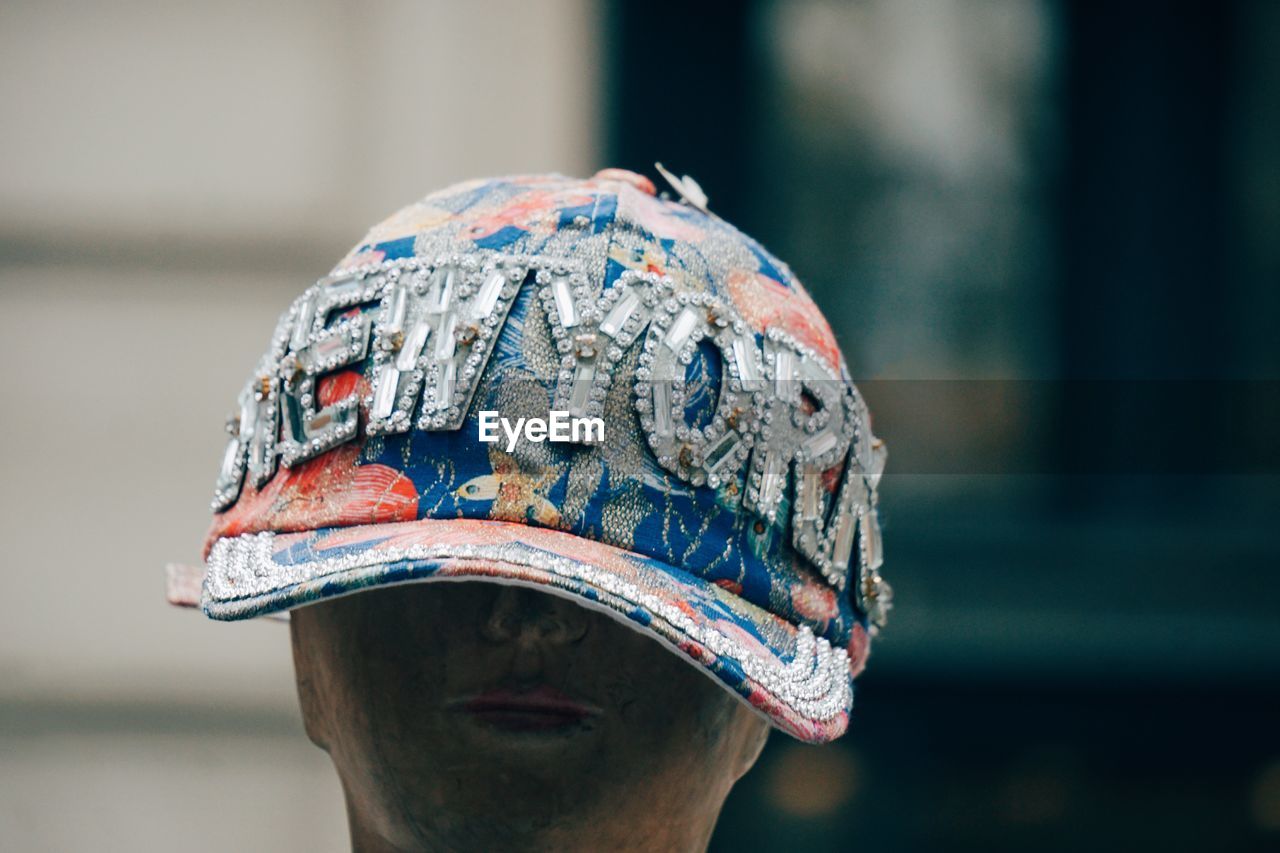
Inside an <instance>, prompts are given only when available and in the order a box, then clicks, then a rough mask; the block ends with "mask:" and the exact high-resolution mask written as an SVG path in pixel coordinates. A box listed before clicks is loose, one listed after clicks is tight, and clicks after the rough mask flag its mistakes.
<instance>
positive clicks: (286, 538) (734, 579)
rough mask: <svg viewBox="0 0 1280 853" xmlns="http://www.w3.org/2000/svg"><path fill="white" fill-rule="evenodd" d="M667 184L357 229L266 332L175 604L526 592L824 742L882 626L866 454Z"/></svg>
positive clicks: (774, 298) (478, 194) (821, 339)
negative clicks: (488, 585) (477, 583)
mask: <svg viewBox="0 0 1280 853" xmlns="http://www.w3.org/2000/svg"><path fill="white" fill-rule="evenodd" d="M659 169H660V170H661V167H659ZM662 171H663V174H664V175H665V176H667V178H668V180H669V181H670V182H671V184H672V186H673V188H674V189H675V191H676V193H677V194H678V195H679V198H678V199H669V198H667V197H666V194H664V195H663V196H662V197H659V196H658V194H657V193H656V191H655V188H654V186H653V184H652V183H651V182H650V181H649V180H648V179H647V178H645V177H643V176H641V175H638V174H634V173H631V172H625V171H622V170H618V169H607V170H605V171H602V172H600V173H598V174H596V175H595V176H594V177H592V178H590V179H588V180H577V179H573V178H567V177H564V176H561V175H522V176H514V177H505V178H492V179H483V180H476V181H469V182H465V183H461V184H457V185H455V186H451V187H449V188H447V189H444V190H441V191H439V192H436V193H433V194H432V195H429V196H427V197H426V198H425V199H423V200H422V201H420V202H418V203H416V204H413V205H410V206H409V207H406V208H405V209H403V210H401V211H400V212H398V213H396V214H395V215H394V216H392V217H391V218H390V219H388V220H387V221H385V222H383V223H382V224H381V225H378V226H376V227H375V228H374V229H373V230H372V231H370V232H369V234H368V236H367V237H366V238H365V239H364V240H363V241H362V242H361V243H360V244H359V245H358V246H357V247H356V248H355V249H354V250H352V252H351V253H350V254H349V255H348V256H347V257H346V258H345V259H344V260H343V261H342V262H340V263H339V264H338V265H337V267H335V269H334V271H333V272H332V273H331V274H330V275H328V276H326V277H325V278H323V279H321V280H320V281H319V282H317V283H315V284H314V285H312V286H311V287H309V288H308V289H307V290H306V291H305V292H304V293H303V294H302V295H301V296H299V297H298V298H297V299H296V300H295V301H294V302H293V304H292V305H291V306H290V307H289V308H288V310H287V311H285V312H284V314H283V315H282V316H281V318H280V321H279V324H278V325H277V327H276V330H275V333H274V335H273V336H272V338H271V343H270V345H269V348H268V349H267V352H266V354H265V355H264V356H263V357H262V359H261V361H259V363H258V365H257V368H256V369H255V370H254V372H253V374H252V376H250V378H249V380H248V382H247V383H246V384H245V386H244V389H243V390H242V391H241V392H240V395H239V398H238V401H237V408H236V412H235V414H233V415H232V417H231V418H230V419H229V421H228V424H227V426H228V431H229V432H230V438H229V441H228V443H227V448H226V452H225V454H224V456H223V460H222V467H221V471H220V473H219V475H218V479H217V484H216V488H215V494H214V500H213V509H214V517H213V524H212V527H211V528H210V530H209V534H208V538H207V541H206V543H205V558H206V567H205V569H204V570H203V571H202V572H201V571H199V570H185V571H184V570H183V569H182V568H181V567H171V570H170V597H171V599H172V600H174V601H175V603H180V604H189V605H193V606H194V605H198V606H200V607H201V608H202V609H203V610H204V612H205V613H206V614H207V615H209V616H211V617H212V618H214V619H244V618H249V617H253V616H259V615H263V614H269V613H273V612H278V611H284V610H288V609H289V608H293V607H297V606H300V605H304V604H307V603H310V602H314V601H318V600H321V599H324V598H328V597H332V596H337V595H342V594H346V593H351V592H354V591H358V590H361V589H365V588H368V587H374V586H385V585H388V584H394V583H402V582H408V581H419V582H421V581H432V580H437V579H455V580H456V579H460V578H474V579H478V580H489V581H494V582H499V583H503V582H505V583H521V584H525V585H531V584H532V585H537V586H539V587H541V588H544V589H546V590H547V591H548V592H552V593H558V594H561V595H565V596H568V597H570V598H572V599H573V600H575V601H578V602H579V603H581V604H584V605H586V606H591V607H594V608H596V609H600V610H603V611H604V612H606V613H608V614H610V615H612V616H614V617H615V618H617V619H619V620H622V621H624V622H626V623H628V624H630V625H631V626H632V627H635V628H637V629H639V630H642V631H644V632H646V633H648V634H649V635H650V636H652V637H654V638H656V639H658V640H660V641H662V642H663V643H665V644H666V645H667V646H668V647H669V648H670V649H671V650H672V651H673V652H675V653H676V654H678V655H680V656H682V657H683V658H685V659H687V660H688V661H689V662H691V663H692V664H693V665H696V666H700V667H704V668H705V669H706V670H707V671H708V672H709V673H710V674H711V675H713V676H714V677H715V678H716V679H718V681H719V682H720V683H721V684H723V686H724V687H725V688H726V689H728V690H730V691H731V692H733V693H734V694H735V695H737V696H738V697H740V698H741V699H743V700H744V701H746V702H748V703H750V705H751V706H753V707H754V708H756V709H757V710H758V711H760V712H762V713H763V714H765V715H767V716H768V718H769V719H770V720H771V721H772V722H773V724H774V725H776V726H777V727H779V728H781V729H783V730H785V731H787V732H788V733H790V734H792V735H794V736H795V737H797V738H800V739H802V740H805V741H811V742H824V741H829V740H832V739H834V738H836V737H838V736H839V735H841V734H842V733H843V732H844V730H845V728H846V726H847V724H848V717H849V712H850V709H851V705H852V680H853V678H854V676H856V675H857V674H858V673H859V672H860V671H861V670H862V668H863V665H864V664H865V661H866V657H867V652H868V646H869V638H870V636H871V635H872V634H873V633H874V632H875V630H876V627H877V626H879V625H880V624H882V623H883V621H884V616H885V611H886V610H887V609H888V605H889V598H890V590H889V587H888V585H887V584H886V583H884V581H883V580H882V579H881V577H880V575H879V567H880V564H881V548H880V531H879V525H878V522H877V518H876V487H877V483H878V481H879V478H880V474H881V471H882V470H883V465H884V459H885V454H884V449H883V446H882V445H881V444H880V442H879V441H877V440H876V439H875V438H873V436H872V434H871V431H870V425H869V420H868V413H867V409H866V406H865V404H864V403H863V400H862V398H861V396H860V395H859V394H858V392H857V390H856V389H855V388H854V386H853V383H852V382H851V381H850V379H849V374H848V370H847V368H846V366H845V363H844V360H843V358H842V357H841V354H840V351H839V348H838V347H837V345H836V341H835V337H834V336H833V335H832V332H831V329H830V327H829V326H828V325H827V322H826V320H825V319H824V318H823V317H822V315H821V313H820V312H819V311H818V309H817V307H816V306H815V305H814V303H813V301H812V300H811V299H810V298H809V296H808V294H807V293H806V292H805V291H804V289H803V288H802V287H801V286H800V284H799V282H798V281H796V279H795V277H794V276H793V275H792V273H791V271H790V269H788V268H787V266H786V265H785V264H783V263H781V262H780V261H778V260H777V259H776V258H774V257H773V256H772V255H771V254H769V253H768V252H767V251H766V250H765V249H764V248H763V247H762V246H760V244H758V243H757V242H756V241H754V240H752V239H751V238H750V237H748V236H746V235H745V234H743V233H741V232H740V231H738V230H737V229H735V228H734V227H733V226H731V225H729V224H728V223H726V222H724V221H723V220H721V219H720V218H718V217H717V216H715V215H714V214H711V213H709V212H708V211H707V206H706V198H705V196H703V195H702V193H701V191H700V190H699V189H698V187H697V185H696V184H695V183H694V182H693V181H692V180H691V179H689V178H687V177H686V178H676V177H675V176H672V175H669V174H668V173H666V172H665V170H662Z"/></svg>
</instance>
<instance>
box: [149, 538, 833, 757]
mask: <svg viewBox="0 0 1280 853" xmlns="http://www.w3.org/2000/svg"><path fill="white" fill-rule="evenodd" d="M172 576H173V573H172V572H171V577H172ZM448 580H455V581H456V580H488V581H493V582H498V583H513V584H521V585H527V586H532V587H535V588H538V589H541V590H544V591H546V592H549V593H556V594H560V595H564V596H567V597H569V598H571V599H572V600H574V601H575V602H577V603H578V604H581V605H584V606H587V607H591V608H593V609H596V610H599V611H601V612H603V613H606V614H608V615H610V616H612V617H614V618H616V619H618V620H619V621H621V622H623V623H624V624H627V625H629V626H630V627H633V628H636V629H638V630H641V631H643V632H644V633H646V634H647V635H649V636H651V637H653V638H655V639H657V640H659V641H661V642H662V643H664V644H665V645H667V646H668V647H669V648H671V649H672V650H673V651H675V652H677V653H678V654H680V656H681V657H683V658H685V659H687V660H689V661H691V662H692V663H695V664H697V665H698V666H700V667H701V668H702V669H703V670H704V671H705V672H706V673H707V674H709V675H711V676H712V677H714V679H715V680H716V681H717V682H718V683H719V684H721V685H722V686H723V687H725V688H726V689H728V690H729V691H731V692H732V693H733V694H734V695H735V696H737V697H739V698H740V699H742V700H743V701H745V702H747V703H748V704H749V705H750V706H751V707H752V708H754V709H756V710H757V711H759V712H760V713H762V714H764V715H765V716H766V717H768V719H769V720H770V722H772V723H773V724H774V725H775V726H777V727H778V728H781V729H782V730H784V731H786V732H787V733H789V734H791V735H793V736H794V737H796V738H799V739H800V740H804V741H807V742H810V743H825V742H827V741H830V740H834V739H835V738H837V737H839V736H840V735H841V734H843V733H844V730H845V728H846V727H847V725H848V721H849V712H850V708H851V705H852V700H853V697H852V679H851V677H850V668H849V658H848V655H847V653H846V650H845V649H842V648H839V647H833V646H832V645H831V644H830V643H829V642H828V641H827V640H826V639H825V638H822V637H815V636H814V634H813V632H812V631H811V630H810V628H809V627H808V626H804V625H800V626H797V625H793V624H791V623H790V622H788V621H786V620H785V619H782V618H780V617H778V616H775V615H774V614H772V613H769V612H768V611H766V610H763V609H761V608H759V607H757V606H755V605H754V604H751V603H750V602H748V601H746V600H745V599H743V598H740V597H739V596H737V595H734V594H733V593H730V592H729V591H727V590H725V589H722V588H721V587H719V586H717V585H716V584H715V583H712V582H709V581H706V580H703V579H702V578H698V577H695V576H693V575H691V574H689V573H688V572H686V571H683V570H682V569H679V568H677V567H675V566H671V565H668V564H666V563H663V562H660V561H657V560H653V559H651V558H648V557H644V556H642V555H639V554H636V553H633V552H630V551H626V550H623V549H620V548H615V547H613V546H610V545H606V544H604V543H601V542H594V541H591V540H588V539H583V538H581V537H578V536H574V535H572V534H568V533H564V532H561V531H558V530H551V529H547V528H539V527H531V526H528V525H525V524H519V523H514V522H505V521H490V520H478V519H422V520H419V521H409V522H401V523H395V524H372V525H362V526H355V527H341V528H327V529H321V530H312V531H304V532H300V533H256V534H254V533H251V534H245V535H242V536H236V537H227V538H223V539H219V540H218V541H217V542H216V543H215V544H214V546H213V548H212V550H211V551H210V553H209V559H208V566H207V570H206V572H205V576H204V584H203V589H202V593H201V597H200V606H201V608H202V609H203V610H204V612H205V613H206V614H207V615H208V616H210V617H212V618H214V619H225V620H234V619H248V618H252V617H255V616H263V615H267V614H271V613H278V612H280V611H283V610H287V609H289V608H293V607H298V606H301V605H304V604H309V603H312V602H316V601H321V600H323V599H326V598H334V597H337V596H341V595H347V594H350V593H354V592H359V591H361V590H365V589H369V588H372V587H381V586H387V585H390V584H394V583H404V582H425V581H448ZM187 583H188V595H187V596H185V599H186V600H187V601H190V598H191V596H190V595H189V581H188V582H187ZM174 598H175V600H177V601H178V602H179V603H183V601H184V596H182V595H178V596H174ZM192 603H193V602H192Z"/></svg>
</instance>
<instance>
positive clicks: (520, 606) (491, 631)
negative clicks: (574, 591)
mask: <svg viewBox="0 0 1280 853" xmlns="http://www.w3.org/2000/svg"><path fill="white" fill-rule="evenodd" d="M495 587H496V589H495V592H494V595H493V603H492V606H491V607H490V608H489V615H488V618H486V619H485V620H484V621H483V622H482V623H481V629H480V633H481V634H482V635H483V636H484V638H485V639H486V640H489V641H490V642H493V643H511V642H519V643H522V644H523V643H525V642H536V643H545V644H556V645H567V644H569V643H576V642H577V641H579V640H581V639H582V638H583V637H584V636H586V633H587V628H588V626H589V625H590V617H591V614H589V613H588V612H587V611H586V610H584V609H583V608H581V607H579V606H578V605H576V604H574V603H573V602H571V601H567V600H565V599H563V598H560V597H559V596H555V595H550V594H548V593H545V592H538V591H537V590H532V589H525V588H524V587H518V586H512V585H509V584H502V585H495Z"/></svg>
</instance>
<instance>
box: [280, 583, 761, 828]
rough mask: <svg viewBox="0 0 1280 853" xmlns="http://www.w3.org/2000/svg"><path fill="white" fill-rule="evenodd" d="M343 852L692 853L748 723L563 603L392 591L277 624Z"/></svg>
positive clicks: (696, 684) (615, 627) (671, 667)
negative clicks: (329, 781) (345, 838)
mask: <svg viewBox="0 0 1280 853" xmlns="http://www.w3.org/2000/svg"><path fill="white" fill-rule="evenodd" d="M291 631H292V637H293V654H294V664H295V670H296V674H297V682H298V693H299V698H300V701H301V705H302V712H303V718H304V721H305V724H306V728H307V734H308V735H309V736H310V738H311V740H312V741H313V742H315V743H316V745H318V746H320V747H321V748H322V749H324V750H325V751H326V752H328V753H329V755H330V757H331V759H332V760H333V763H334V766H335V768H336V769H337V771H338V775H339V777H340V779H341V782H342V787H343V792H344V794H345V797H346V801H347V812H348V819H349V821H350V824H351V835H352V844H353V847H354V848H355V849H356V850H413V849H559V850H574V849H610V848H617V847H626V848H628V849H653V850H701V849H703V848H704V847H705V846H706V843H707V840H708V838H709V837H710V834H711V830H712V829H713V827H714V825H715V820H716V817H717V815H718V814H719V811H720V808H721V805H722V804H723V802H724V799H725V797H726V795H727V794H728V792H729V789H730V788H731V787H732V786H733V784H734V782H736V781H737V780H738V778H740V777H741V776H742V775H743V774H744V773H746V771H747V770H748V769H750V767H751V766H752V764H753V763H754V762H755V760H756V758H757V757H758V756H759V754H760V751H761V749H762V748H763V746H764V743H765V740H766V738H767V736H768V731H769V727H768V723H767V722H766V721H765V720H764V719H762V718H761V717H759V716H758V715H756V714H755V713H753V712H752V711H751V710H750V709H749V708H748V707H747V706H745V705H744V704H743V703H742V702H740V701H738V700H736V699H735V698H734V697H733V696H731V695H730V694H729V693H728V692H726V691H725V690H723V689H722V688H720V687H718V686H717V685H716V684H714V683H713V682H712V681H711V680H710V679H709V678H708V677H707V676H706V675H704V674H703V673H701V672H699V671H698V669H697V668H695V667H694V666H690V665H689V664H687V663H685V662H683V661H681V660H679V659H678V658H677V656H676V655H675V654H672V653H671V652H670V651H669V650H667V649H664V648H662V647H660V646H659V644H658V642H657V641H656V640H653V639H650V638H649V637H647V636H645V635H643V634H640V633H638V632H636V631H633V630H631V629H630V628H628V627H626V626H625V625H623V624H621V623H619V622H618V621H616V620H615V619H613V618H611V617H609V616H606V615H603V614H601V613H597V612H595V611H593V610H588V609H586V608H584V607H582V606H579V605H577V604H575V603H573V602H571V601H569V600H567V599H564V598H561V597H558V596H555V595H551V594H548V593H544V592H539V591H535V590H532V589H527V588H523V587H516V586H510V585H502V584H495V583H487V582H474V581H473V582H440V583H428V584H408V585H403V586H398V587H389V588H382V589H376V590H371V591H367V592H361V593H358V594H355V595H349V596H346V597H343V598H337V599H333V600H329V601H325V602H321V603H318V604H313V605H310V606H307V607H303V608H300V609H298V610H295V611H293V613H292V618H291Z"/></svg>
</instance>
